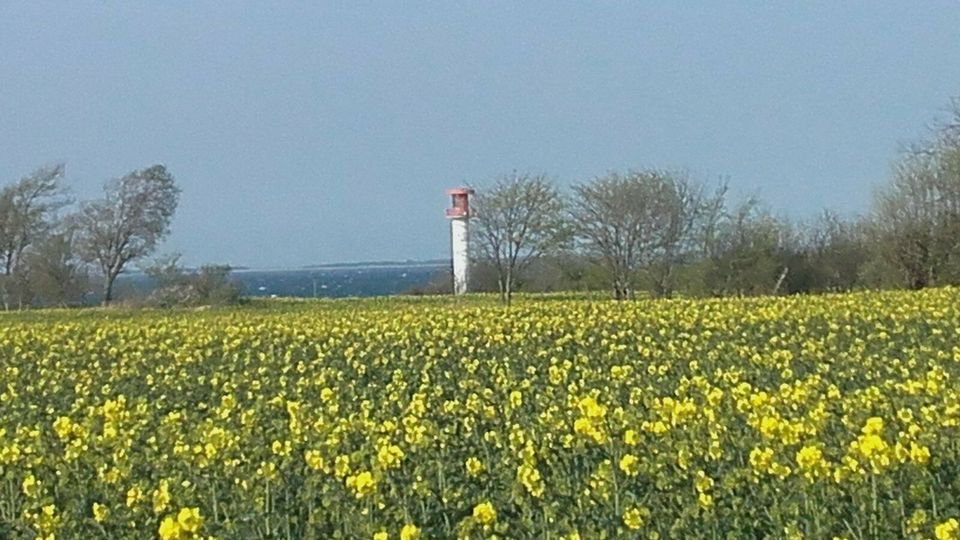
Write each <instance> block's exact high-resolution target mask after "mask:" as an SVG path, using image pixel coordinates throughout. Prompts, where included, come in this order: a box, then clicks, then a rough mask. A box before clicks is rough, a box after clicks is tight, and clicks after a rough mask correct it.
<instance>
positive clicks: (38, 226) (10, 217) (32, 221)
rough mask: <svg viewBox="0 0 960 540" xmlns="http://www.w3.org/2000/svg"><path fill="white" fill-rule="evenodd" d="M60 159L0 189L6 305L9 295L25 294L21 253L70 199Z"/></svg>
mask: <svg viewBox="0 0 960 540" xmlns="http://www.w3.org/2000/svg"><path fill="white" fill-rule="evenodd" d="M63 174H64V165H63V164H62V163H58V164H54V165H49V166H45V167H41V168H39V169H37V170H36V171H34V172H33V173H31V174H29V175H27V176H25V177H23V178H21V179H20V180H19V181H18V182H17V183H15V184H13V185H10V186H7V187H5V188H4V189H3V190H2V191H0V264H2V265H3V266H2V278H0V280H2V283H0V295H2V299H3V304H4V308H5V309H9V308H10V304H11V300H12V296H14V295H15V296H17V299H16V300H17V303H19V304H22V303H23V301H24V295H25V294H26V289H25V286H26V282H27V276H26V274H25V265H24V264H23V262H24V253H26V251H27V249H28V248H29V247H30V246H31V245H33V244H35V243H36V242H38V241H39V240H41V239H42V238H43V237H44V235H46V234H47V232H48V231H50V230H51V229H52V227H53V226H54V224H53V217H54V213H55V212H56V211H57V210H59V209H60V208H62V207H63V206H64V205H66V204H67V203H68V202H69V201H68V199H67V197H66V194H65V190H64V188H63V185H62V180H63Z"/></svg>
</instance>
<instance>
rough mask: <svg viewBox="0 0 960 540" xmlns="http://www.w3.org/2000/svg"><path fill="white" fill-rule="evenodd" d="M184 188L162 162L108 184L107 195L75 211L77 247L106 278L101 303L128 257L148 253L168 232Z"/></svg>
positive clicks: (110, 293) (107, 297) (109, 294)
mask: <svg viewBox="0 0 960 540" xmlns="http://www.w3.org/2000/svg"><path fill="white" fill-rule="evenodd" d="M179 196H180V188H178V187H177V185H176V183H175V182H174V179H173V176H171V175H170V173H169V172H168V171H167V169H166V167H164V166H163V165H154V166H152V167H148V168H146V169H142V170H138V171H133V172H131V173H129V174H127V175H125V176H122V177H120V178H118V179H115V180H112V181H110V182H108V183H107V184H106V185H105V186H104V197H103V198H102V199H99V200H96V201H90V202H87V203H85V204H84V205H83V206H82V207H81V209H80V211H79V213H78V214H77V215H76V217H75V219H76V226H77V231H78V233H79V236H78V250H79V252H80V254H81V256H82V257H83V259H84V260H86V261H88V262H90V263H93V264H96V265H97V267H98V268H99V270H100V272H101V273H102V276H103V303H104V305H107V304H109V303H110V301H111V300H112V299H113V284H114V282H115V280H116V279H117V276H118V275H120V273H121V272H122V271H123V269H124V267H125V266H126V265H127V263H129V262H130V261H133V260H137V259H140V258H142V257H144V256H146V255H149V254H150V253H151V252H153V250H154V249H155V248H156V246H157V243H158V242H159V241H160V240H162V239H163V238H164V237H165V236H166V235H167V234H168V233H169V230H170V220H171V219H172V218H173V214H174V212H175V211H176V209H177V202H178V200H179Z"/></svg>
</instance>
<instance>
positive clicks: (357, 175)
mask: <svg viewBox="0 0 960 540" xmlns="http://www.w3.org/2000/svg"><path fill="white" fill-rule="evenodd" d="M957 95H960V3H957V2H955V1H947V0H943V1H924V2H916V1H903V2H886V1H861V2H853V1H850V2H839V1H804V2H796V1H753V2H740V1H733V0H731V1H727V2H562V1H556V0H553V1H548V2H535V1H523V2H494V1H477V2H454V1H448V2H439V1H438V2H363V1H360V2H355V1H349V2H337V3H333V2H312V1H311V2H301V3H290V2H281V1H273V0H272V1H270V2H252V1H251V2H193V1H191V2H186V1H183V2H177V1H169V2H159V1H158V2H137V1H133V2H130V1H124V2H105V1H96V2H84V1H79V0H78V1H72V2H42V1H36V0H30V1H14V0H5V1H2V2H0V183H7V182H12V181H15V180H16V179H17V178H19V177H21V176H23V175H25V174H27V173H29V172H30V171H31V170H33V169H35V168H36V167H38V166H40V165H43V164H46V163H50V162H56V161H63V162H65V163H66V166H67V182H68V184H69V185H70V187H71V189H72V190H73V193H74V194H75V196H76V197H77V198H78V199H90V198H94V197H97V196H98V194H99V193H100V191H99V190H100V189H101V186H102V184H103V182H104V181H105V180H108V179H110V178H113V177H117V176H120V175H122V174H124V173H126V172H128V171H131V170H134V169H139V168H143V167H146V166H149V165H151V164H154V163H162V164H165V165H166V166H167V167H168V168H169V170H170V171H171V172H172V173H173V175H174V176H175V177H176V179H177V182H178V183H179V185H180V187H181V188H182V190H183V192H182V195H181V202H180V206H179V208H178V210H177V214H176V216H175V218H174V221H173V224H172V233H171V235H170V237H169V239H168V240H167V241H166V242H165V244H164V245H163V246H162V250H163V251H165V252H179V253H181V254H182V255H183V261H184V262H185V263H187V264H200V263H205V262H215V263H227V264H233V265H242V266H252V267H261V268H265V267H297V266H301V265H310V264H318V263H327V262H345V261H368V260H406V259H429V258H441V257H446V256H449V227H448V224H447V223H446V220H445V218H444V209H445V208H446V206H447V205H448V204H449V201H448V199H447V197H446V196H445V195H444V190H445V189H446V188H449V187H454V186H458V185H461V184H464V183H470V184H473V185H483V184H484V183H486V182H490V181H492V180H494V179H495V178H496V177H498V176H500V175H503V174H508V173H510V172H512V171H523V172H532V173H545V174H548V175H550V176H551V177H552V178H554V179H555V180H556V181H557V182H558V183H559V184H561V185H563V186H567V185H570V184H573V183H577V182H584V181H589V180H590V179H591V178H594V177H596V176H599V175H603V174H605V173H607V172H610V171H623V170H627V169H631V168H643V167H656V168H668V169H681V170H685V171H687V172H689V173H690V174H691V175H692V176H694V177H695V178H697V179H700V180H703V181H705V182H715V181H717V180H718V179H720V178H726V179H728V181H729V184H730V186H731V189H732V192H733V193H734V194H736V196H738V197H745V196H757V197H759V198H761V199H762V200H763V201H764V202H765V203H766V205H767V207H768V208H769V209H770V210H771V211H773V212H775V213H778V214H783V215H786V216H789V217H793V218H797V219H802V218H807V217H810V216H813V215H815V214H816V213H817V212H819V211H820V210H821V209H823V208H832V209H835V210H837V211H840V212H842V213H845V214H851V215H852V214H856V213H860V212H864V211H866V210H867V208H868V206H869V203H870V199H871V196H872V193H873V192H874V190H875V189H876V187H877V186H878V185H881V184H882V183H883V182H885V181H886V180H888V179H889V176H890V168H891V165H892V163H894V161H895V160H896V159H897V156H898V153H899V152H901V151H902V149H903V146H904V144H906V143H910V142H913V141H916V140H919V139H921V138H923V137H925V136H926V135H927V134H928V133H929V131H928V130H929V127H930V125H931V124H932V123H934V122H935V121H936V120H937V118H939V117H942V116H943V115H944V112H945V110H946V108H947V106H948V104H949V100H950V97H951V96H957Z"/></svg>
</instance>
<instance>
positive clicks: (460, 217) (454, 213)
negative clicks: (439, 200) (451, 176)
mask: <svg viewBox="0 0 960 540" xmlns="http://www.w3.org/2000/svg"><path fill="white" fill-rule="evenodd" d="M447 195H450V199H451V204H450V208H447V219H449V220H450V253H451V255H452V257H453V294H463V293H465V292H467V286H468V285H469V283H470V227H469V221H470V195H473V190H472V189H470V188H454V189H448V190H447Z"/></svg>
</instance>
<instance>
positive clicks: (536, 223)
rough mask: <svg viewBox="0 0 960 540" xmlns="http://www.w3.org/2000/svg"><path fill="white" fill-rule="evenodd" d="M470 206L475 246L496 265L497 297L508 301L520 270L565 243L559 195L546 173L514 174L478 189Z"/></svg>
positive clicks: (562, 213)
mask: <svg viewBox="0 0 960 540" xmlns="http://www.w3.org/2000/svg"><path fill="white" fill-rule="evenodd" d="M472 205H473V209H472V213H473V222H474V227H475V228H474V230H475V231H476V241H475V242H474V245H475V246H476V247H477V250H478V251H479V254H480V255H481V257H482V258H484V259H485V260H487V261H490V262H491V263H492V264H493V266H494V268H495V269H496V273H497V284H498V287H499V290H500V299H501V300H502V301H503V302H504V303H505V304H508V305H509V304H510V300H511V297H512V295H513V291H514V289H515V286H516V283H517V276H518V274H519V273H520V272H522V271H523V270H524V269H525V268H527V267H528V266H529V264H530V263H531V262H532V261H534V260H535V259H537V258H538V257H540V256H541V255H543V254H545V253H548V252H550V251H551V250H553V249H555V248H557V247H559V246H560V245H561V244H562V243H563V242H564V240H565V238H566V236H567V227H566V223H565V209H564V207H565V205H564V201H563V198H562V197H561V195H560V192H559V191H558V190H557V188H556V187H555V186H554V185H553V184H552V183H551V182H550V180H549V179H548V178H547V177H546V176H543V175H530V174H516V173H514V174H512V175H509V176H504V177H502V178H500V179H499V180H497V181H496V182H495V183H494V184H493V185H492V186H490V187H489V188H487V189H478V190H477V195H476V196H475V197H474V199H473V204H472Z"/></svg>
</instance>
